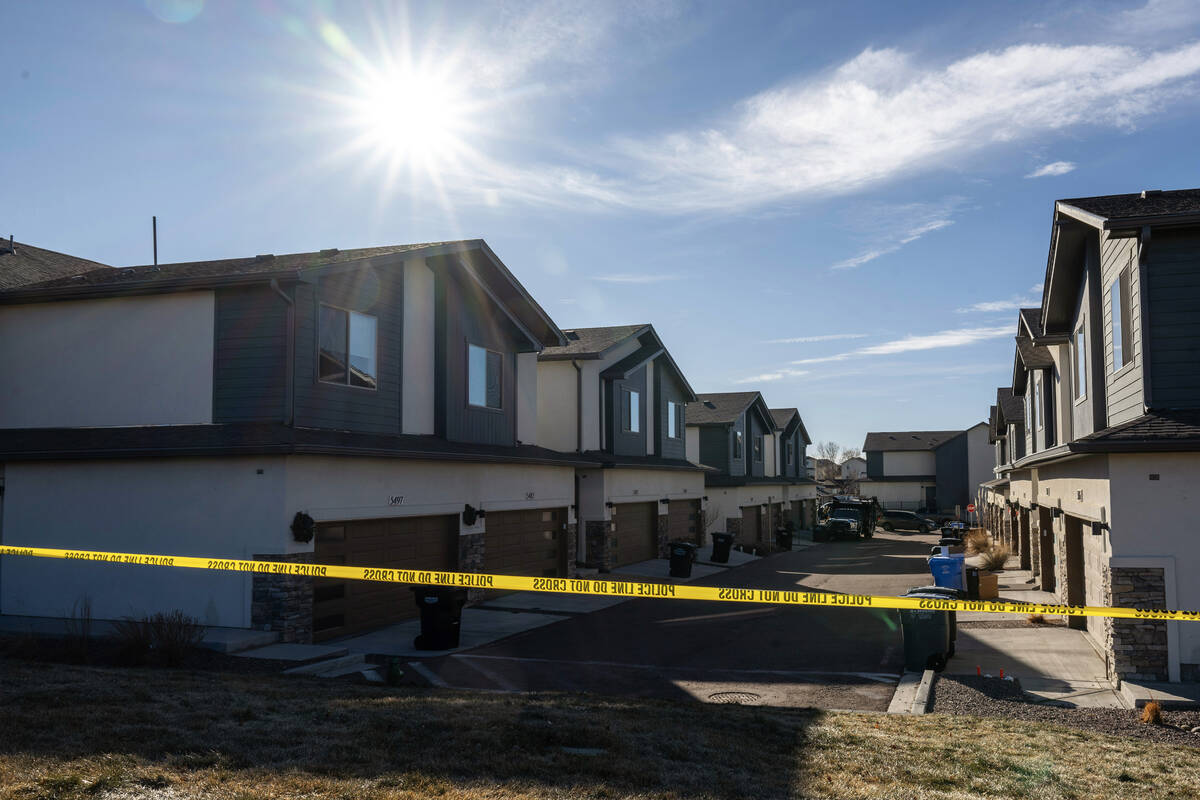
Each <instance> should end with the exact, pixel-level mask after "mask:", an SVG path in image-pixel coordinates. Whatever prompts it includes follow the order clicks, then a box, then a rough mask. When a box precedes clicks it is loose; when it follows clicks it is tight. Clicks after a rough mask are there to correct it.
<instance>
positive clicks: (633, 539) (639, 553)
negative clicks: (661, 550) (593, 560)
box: [613, 503, 658, 567]
mask: <svg viewBox="0 0 1200 800" xmlns="http://www.w3.org/2000/svg"><path fill="white" fill-rule="evenodd" d="M613 522H614V523H616V528H617V531H616V536H617V554H616V559H615V562H614V563H615V564H616V566H618V567H620V566H624V565H625V564H634V563H636V562H638V561H649V560H650V559H652V558H658V503H622V504H621V505H619V506H615V507H614V508H613Z"/></svg>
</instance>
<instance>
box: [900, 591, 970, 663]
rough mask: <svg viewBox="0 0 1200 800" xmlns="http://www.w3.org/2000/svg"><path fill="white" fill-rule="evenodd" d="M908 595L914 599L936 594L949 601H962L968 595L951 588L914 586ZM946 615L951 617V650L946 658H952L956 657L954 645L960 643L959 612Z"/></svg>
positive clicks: (948, 612) (950, 612)
mask: <svg viewBox="0 0 1200 800" xmlns="http://www.w3.org/2000/svg"><path fill="white" fill-rule="evenodd" d="M908 593H909V596H913V597H918V596H920V595H926V596H928V595H930V594H934V595H937V596H938V597H944V598H946V599H947V600H962V599H964V598H965V597H966V594H967V593H966V592H964V591H961V590H959V589H954V588H952V587H950V586H914V587H913V588H911V589H909V590H908ZM946 613H947V614H949V615H950V649H949V650H948V651H947V655H946V658H951V657H953V656H954V645H955V643H956V642H957V641H958V612H957V611H947V612H946Z"/></svg>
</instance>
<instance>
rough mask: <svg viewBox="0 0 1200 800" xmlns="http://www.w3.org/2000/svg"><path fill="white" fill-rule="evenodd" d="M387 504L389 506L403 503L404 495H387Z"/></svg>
mask: <svg viewBox="0 0 1200 800" xmlns="http://www.w3.org/2000/svg"><path fill="white" fill-rule="evenodd" d="M388 505H389V506H402V505H404V495H402V494H393V495H391V496H389V497H388Z"/></svg>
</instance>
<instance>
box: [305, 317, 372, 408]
mask: <svg viewBox="0 0 1200 800" xmlns="http://www.w3.org/2000/svg"><path fill="white" fill-rule="evenodd" d="M317 327H318V339H319V341H320V346H319V348H318V353H317V378H318V379H319V380H320V381H322V382H324V383H341V384H345V385H347V386H357V387H359V388H362V389H374V388H375V387H376V364H375V341H376V334H375V330H376V326H375V318H374V317H372V316H369V315H367V314H360V313H358V312H357V311H346V310H344V309H341V308H334V307H333V306H325V305H323V306H321V309H320V317H319V319H318V321H317Z"/></svg>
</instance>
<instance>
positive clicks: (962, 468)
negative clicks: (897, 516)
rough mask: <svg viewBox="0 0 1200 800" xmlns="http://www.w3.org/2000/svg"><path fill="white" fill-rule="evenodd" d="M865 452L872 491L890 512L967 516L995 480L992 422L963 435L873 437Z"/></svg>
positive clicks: (923, 433) (936, 433)
mask: <svg viewBox="0 0 1200 800" xmlns="http://www.w3.org/2000/svg"><path fill="white" fill-rule="evenodd" d="M862 449H863V455H864V457H865V458H866V462H867V470H866V471H867V477H866V480H867V481H869V485H870V490H869V491H870V493H871V494H872V495H873V496H874V497H875V498H876V499H877V500H879V502H880V504H881V505H882V506H884V507H885V508H897V509H908V510H923V511H926V512H927V513H931V514H932V513H935V512H943V513H953V512H955V510H957V511H958V513H959V514H963V515H965V514H966V508H967V505H968V504H969V503H971V502H974V500H975V498H976V497H978V496H979V487H980V486H981V485H982V484H984V483H986V482H987V481H988V480H989V478H991V477H992V465H993V452H992V447H991V445H990V443H989V424H988V423H987V422H980V423H977V424H975V425H972V426H971V427H970V428H967V429H966V430H959V431H877V432H871V433H868V434H867V438H866V439H865V440H864V442H863V448H862ZM864 491H866V489H865V487H864Z"/></svg>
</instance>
